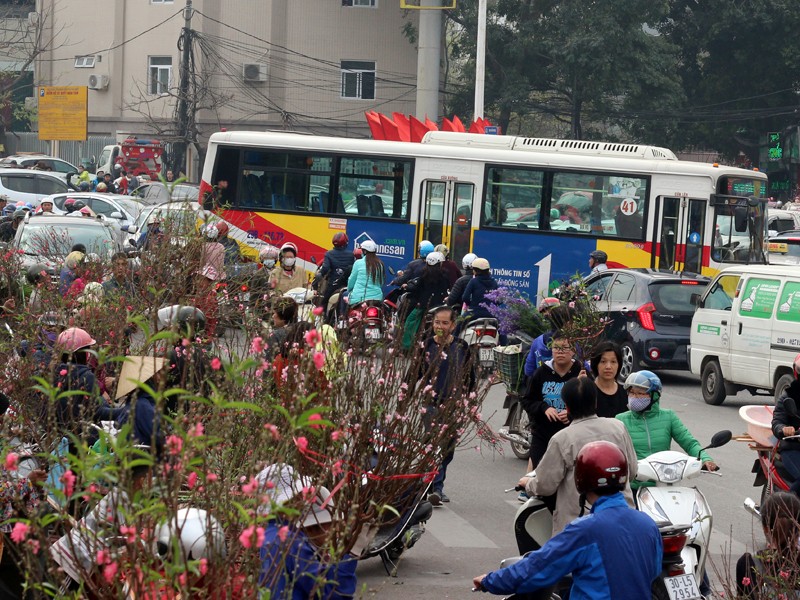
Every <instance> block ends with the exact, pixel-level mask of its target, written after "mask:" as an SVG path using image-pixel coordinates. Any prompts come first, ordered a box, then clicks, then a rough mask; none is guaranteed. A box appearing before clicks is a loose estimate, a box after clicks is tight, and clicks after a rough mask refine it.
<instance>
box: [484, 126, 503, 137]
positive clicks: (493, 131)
mask: <svg viewBox="0 0 800 600" xmlns="http://www.w3.org/2000/svg"><path fill="white" fill-rule="evenodd" d="M483 133H485V134H486V135H499V134H500V128H499V127H498V126H497V125H486V126H485V127H484V128H483Z"/></svg>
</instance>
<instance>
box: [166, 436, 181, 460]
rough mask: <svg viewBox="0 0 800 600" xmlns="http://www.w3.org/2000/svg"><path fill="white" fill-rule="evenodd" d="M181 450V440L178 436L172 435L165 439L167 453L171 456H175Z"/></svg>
mask: <svg viewBox="0 0 800 600" xmlns="http://www.w3.org/2000/svg"><path fill="white" fill-rule="evenodd" d="M181 450H183V440H182V439H181V438H180V437H179V436H177V435H175V434H172V435H170V436H169V437H167V452H169V453H170V454H171V455H172V456H177V455H178V454H180V453H181Z"/></svg>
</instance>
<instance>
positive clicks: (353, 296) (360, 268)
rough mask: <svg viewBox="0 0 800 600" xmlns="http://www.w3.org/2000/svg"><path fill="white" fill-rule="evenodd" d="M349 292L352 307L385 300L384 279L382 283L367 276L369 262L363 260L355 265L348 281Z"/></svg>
mask: <svg viewBox="0 0 800 600" xmlns="http://www.w3.org/2000/svg"><path fill="white" fill-rule="evenodd" d="M347 291H348V292H350V297H349V298H348V302H349V303H350V305H351V306H352V305H354V304H358V303H359V302H364V301H365V300H383V278H381V280H380V281H378V280H375V279H373V278H372V277H370V276H369V275H368V274H367V261H366V260H364V259H363V258H362V259H360V260H357V261H356V262H355V263H354V264H353V270H352V271H351V272H350V277H349V278H348V279H347Z"/></svg>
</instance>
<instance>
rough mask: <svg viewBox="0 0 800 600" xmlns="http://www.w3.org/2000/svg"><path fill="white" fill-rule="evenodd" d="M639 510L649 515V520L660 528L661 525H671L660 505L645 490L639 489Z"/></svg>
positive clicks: (648, 491)
mask: <svg viewBox="0 0 800 600" xmlns="http://www.w3.org/2000/svg"><path fill="white" fill-rule="evenodd" d="M638 501H639V509H640V510H642V512H645V513H647V514H648V515H650V518H651V519H653V521H655V522H656V525H658V526H659V527H662V526H663V525H671V524H672V521H670V520H669V517H668V516H667V513H666V512H664V509H663V508H661V505H660V504H659V503H658V502H656V499H655V498H653V494H651V493H650V490H648V489H647V488H640V490H639V496H638Z"/></svg>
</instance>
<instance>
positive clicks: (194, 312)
mask: <svg viewBox="0 0 800 600" xmlns="http://www.w3.org/2000/svg"><path fill="white" fill-rule="evenodd" d="M158 324H159V326H160V327H162V328H166V327H172V326H173V325H175V326H177V328H178V330H179V331H180V332H181V333H184V334H186V335H189V334H191V333H192V332H198V331H202V330H204V329H205V328H206V316H205V314H203V311H201V310H200V309H199V308H195V307H194V306H180V305H177V304H176V305H173V306H165V307H163V308H159V309H158Z"/></svg>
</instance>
